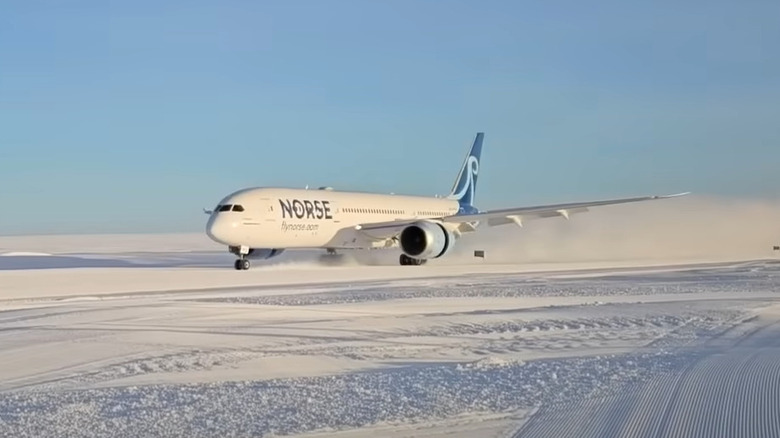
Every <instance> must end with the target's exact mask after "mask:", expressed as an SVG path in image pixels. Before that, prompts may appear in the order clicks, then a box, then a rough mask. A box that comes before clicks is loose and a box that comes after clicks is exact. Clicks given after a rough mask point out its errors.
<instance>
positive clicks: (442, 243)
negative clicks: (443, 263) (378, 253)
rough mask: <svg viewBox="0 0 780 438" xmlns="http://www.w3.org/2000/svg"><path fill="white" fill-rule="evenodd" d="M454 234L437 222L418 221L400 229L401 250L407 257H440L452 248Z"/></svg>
mask: <svg viewBox="0 0 780 438" xmlns="http://www.w3.org/2000/svg"><path fill="white" fill-rule="evenodd" d="M454 243H455V236H453V235H452V233H450V232H449V231H447V229H446V228H444V226H442V225H441V224H440V223H438V222H432V221H420V222H415V223H412V224H410V225H409V226H407V227H406V228H404V229H403V231H401V236H400V246H401V251H403V252H404V254H406V255H407V256H409V257H412V258H415V259H418V260H425V259H435V258H437V257H441V256H443V255H444V253H446V252H447V251H449V250H450V249H452V246H453V244H454Z"/></svg>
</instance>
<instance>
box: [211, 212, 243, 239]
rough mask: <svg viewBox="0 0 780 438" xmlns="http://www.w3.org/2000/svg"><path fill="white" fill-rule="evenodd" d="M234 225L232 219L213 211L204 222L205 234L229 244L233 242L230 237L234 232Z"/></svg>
mask: <svg viewBox="0 0 780 438" xmlns="http://www.w3.org/2000/svg"><path fill="white" fill-rule="evenodd" d="M236 225H237V224H236V223H235V222H234V221H231V220H229V218H226V217H224V215H220V214H219V213H214V214H212V215H211V217H210V218H209V221H208V223H207V224H206V234H207V235H208V236H209V237H210V238H211V240H213V241H215V242H217V243H221V244H223V245H228V246H229V245H232V244H233V243H232V242H231V240H232V239H231V237H232V235H233V234H235V229H236Z"/></svg>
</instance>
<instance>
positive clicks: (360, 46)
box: [0, 0, 780, 234]
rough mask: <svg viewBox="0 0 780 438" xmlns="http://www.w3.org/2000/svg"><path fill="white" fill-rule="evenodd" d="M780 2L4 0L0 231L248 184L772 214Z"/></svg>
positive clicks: (149, 220)
mask: <svg viewBox="0 0 780 438" xmlns="http://www.w3.org/2000/svg"><path fill="white" fill-rule="evenodd" d="M778 41H780V2H777V1H774V0H773V1H760V0H756V1H744V2H733V1H722V0H712V1H707V2H704V1H689V2H672V1H665V0H661V1H652V2H650V1H647V2H625V1H617V0H615V1H594V2H582V1H574V0H572V1H556V0H553V1H549V2H524V1H492V0H485V1H481V0H480V1H447V2H442V1H431V0H393V1H371V2H368V1H358V0H355V1H341V0H330V1H327V2H323V1H314V0H311V1H304V0H301V1H270V0H269V1H262V2H257V1H232V0H225V1H219V2H215V1H200V0H194V1H193V0H187V1H179V0H173V1H166V2H159V1H147V0H137V1H132V2H124V1H105V0H95V1H72V2H60V1H36V0H18V1H17V0H10V1H4V2H2V4H1V5H0V212H2V213H1V214H0V234H25V233H29V234H41V233H44V234H45V233H106V232H194V231H202V230H203V227H204V225H205V221H206V216H205V215H204V214H203V213H202V208H211V207H213V206H214V205H216V203H217V202H218V201H219V200H220V198H222V197H223V196H224V195H226V194H228V193H230V192H232V191H234V190H237V189H240V188H243V187H248V186H292V187H305V186H307V185H309V186H312V187H318V186H324V185H328V186H332V187H334V188H336V189H341V190H361V191H379V192H395V193H408V194H419V195H437V194H439V195H446V194H447V193H448V191H449V189H450V188H451V185H452V183H453V180H454V178H455V176H456V174H457V172H458V170H459V167H460V165H461V162H462V160H463V157H464V154H465V152H466V150H467V148H468V147H469V145H470V143H471V142H472V140H473V137H474V135H475V133H476V132H478V131H483V132H485V143H484V149H483V156H482V163H481V167H480V171H481V172H480V177H479V185H478V190H477V198H476V202H477V204H478V207H480V208H483V209H487V208H496V207H509V206H521V205H533V204H539V203H549V202H569V201H580V200H594V199H604V198H611V197H622V196H635V195H646V194H660V193H675V192H681V191H692V192H694V193H699V194H706V195H714V196H726V197H740V198H766V199H775V200H776V199H780V51H778V50H777V42H778Z"/></svg>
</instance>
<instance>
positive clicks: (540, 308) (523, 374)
mask: <svg viewBox="0 0 780 438" xmlns="http://www.w3.org/2000/svg"><path fill="white" fill-rule="evenodd" d="M114 238H115V240H111V239H112V238H106V237H105V236H103V237H101V238H89V239H86V241H85V247H80V246H78V245H76V244H75V243H74V242H76V243H77V242H78V240H71V241H68V240H67V239H64V240H57V239H54V244H53V245H51V246H50V247H47V245H45V242H46V238H43V237H35V238H30V239H31V240H30V241H29V243H28V244H25V243H24V239H22V238H14V239H10V240H8V239H6V240H2V239H0V250H2V251H3V252H4V253H5V254H8V253H10V255H6V256H5V257H2V260H0V351H2V360H0V436H15V437H33V436H34V437H41V436H74V437H93V436H94V437H97V436H107V435H110V436H188V437H206V436H300V437H320V438H324V437H331V438H335V437H341V438H350V437H358V436H377V435H378V436H390V437H401V436H404V437H407V436H428V437H434V436H435V437H438V436H445V435H446V436H496V437H498V436H517V437H525V436H569V435H575V436H615V435H618V436H646V435H653V436H665V435H666V434H669V435H675V434H676V435H685V436H713V435H724V434H728V435H729V436H756V435H759V434H761V433H764V434H770V435H772V434H777V432H778V422H777V416H776V415H773V412H776V406H777V403H778V399H777V394H780V388H778V387H777V384H778V382H780V381H779V380H778V379H777V375H778V369H777V365H776V364H778V363H780V360H778V359H780V342H778V341H777V339H780V336H778V333H777V332H776V329H775V327H776V326H777V323H778V322H780V306H778V305H777V304H776V302H777V299H778V298H780V263H778V262H777V261H774V260H757V259H745V260H733V261H724V260H719V261H717V262H711V261H710V262H707V261H701V260H700V261H695V262H694V261H690V260H688V261H686V262H685V263H678V264H670V263H666V264H663V263H660V262H658V261H655V262H652V263H637V262H636V261H634V262H633V263H631V262H623V263H614V262H613V263H610V262H583V263H549V264H531V265H527V264H523V265H518V264H511V263H503V264H501V263H499V264H491V263H480V262H478V263H475V264H462V263H455V264H451V265H448V264H446V263H440V264H436V263H433V264H431V265H427V266H422V267H398V266H376V265H373V266H356V264H355V263H351V262H348V263H343V264H341V265H339V266H324V265H320V264H317V263H316V257H312V255H311V254H306V253H301V255H300V256H299V257H300V258H298V259H296V258H295V256H293V257H291V258H290V257H288V258H286V259H284V260H282V261H281V262H274V263H269V264H266V265H263V264H259V265H257V266H256V267H255V268H253V269H252V270H250V271H246V272H238V271H234V270H232V268H231V267H230V261H231V258H230V256H229V255H227V254H223V253H221V252H214V251H212V250H211V249H210V248H208V245H207V244H205V243H204V244H203V246H202V247H198V246H197V245H190V244H187V243H186V242H187V239H191V238H192V236H190V237H187V238H185V237H182V236H173V237H171V238H170V241H168V242H167V243H165V244H162V245H160V246H159V248H158V249H157V251H155V252H149V251H144V250H143V248H142V246H143V245H141V244H139V243H138V239H135V240H133V239H130V238H124V237H121V236H114ZM90 239H93V240H90ZM9 241H11V243H13V244H9ZM190 242H191V241H190ZM68 245H74V246H70V247H69V246H68ZM188 245H189V246H188ZM31 253H47V254H51V255H48V256H42V255H40V254H31ZM44 259H46V260H44ZM672 394H677V395H676V396H674V397H673V396H672ZM731 400H734V401H735V402H734V403H731ZM730 403H731V404H730ZM660 428H665V429H663V430H665V431H666V432H663V430H662V429H660ZM762 431H763V432H762Z"/></svg>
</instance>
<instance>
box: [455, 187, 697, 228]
mask: <svg viewBox="0 0 780 438" xmlns="http://www.w3.org/2000/svg"><path fill="white" fill-rule="evenodd" d="M687 194H688V193H678V194H675V195H661V196H658V195H656V196H641V197H636V198H622V199H607V200H603V201H590V202H572V203H568V204H552V205H539V206H534V207H516V208H505V209H500V210H488V211H483V212H479V213H473V214H460V215H454V216H447V217H443V218H441V219H440V220H441V221H442V222H445V223H446V222H454V223H462V222H480V221H484V220H487V221H488V224H489V225H491V226H495V225H503V224H509V223H515V224H517V225H520V226H522V223H523V220H526V219H544V218H550V217H561V216H562V217H565V218H567V219H568V218H569V216H570V215H572V214H576V213H584V212H586V211H588V210H589V209H590V207H601V206H605V205H616V204H627V203H630V202H642V201H654V200H658V199H669V198H676V197H678V196H685V195H687Z"/></svg>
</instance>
